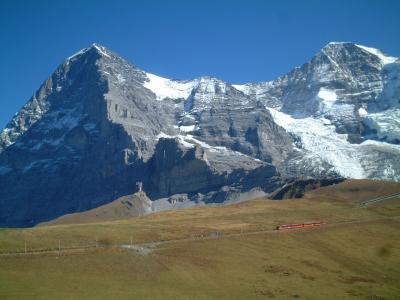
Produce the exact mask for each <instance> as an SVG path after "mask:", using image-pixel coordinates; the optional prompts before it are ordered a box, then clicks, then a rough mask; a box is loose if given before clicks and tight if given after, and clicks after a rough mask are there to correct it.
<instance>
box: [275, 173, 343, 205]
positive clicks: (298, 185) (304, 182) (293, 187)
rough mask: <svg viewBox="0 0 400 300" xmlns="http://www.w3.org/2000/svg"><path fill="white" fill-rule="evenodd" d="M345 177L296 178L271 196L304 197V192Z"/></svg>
mask: <svg viewBox="0 0 400 300" xmlns="http://www.w3.org/2000/svg"><path fill="white" fill-rule="evenodd" d="M343 180H344V178H328V179H312V178H310V179H295V180H292V181H291V182H288V183H287V184H285V185H284V186H283V187H281V188H279V189H278V190H276V191H274V192H273V193H272V195H271V196H270V197H269V198H270V199H273V200H283V199H293V198H302V197H303V196H304V193H306V192H308V191H311V190H314V189H317V188H319V187H324V186H328V185H332V184H338V183H340V182H342V181H343Z"/></svg>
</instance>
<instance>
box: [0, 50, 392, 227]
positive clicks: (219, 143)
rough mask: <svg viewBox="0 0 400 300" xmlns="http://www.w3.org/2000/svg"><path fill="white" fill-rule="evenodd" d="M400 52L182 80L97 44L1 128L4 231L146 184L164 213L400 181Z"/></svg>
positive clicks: (325, 56) (345, 54)
mask: <svg viewBox="0 0 400 300" xmlns="http://www.w3.org/2000/svg"><path fill="white" fill-rule="evenodd" d="M399 74H400V61H399V60H398V59H397V58H394V57H390V56H387V55H385V54H383V53H382V52H380V51H379V50H376V49H373V48H367V47H364V46H359V45H355V44H351V43H330V44H328V45H327V46H326V47H324V48H323V49H322V50H321V51H320V52H319V53H317V54H316V55H315V56H314V57H313V58H312V59H311V61H309V62H308V63H306V64H304V65H303V66H301V67H299V68H295V69H294V70H293V71H291V72H290V73H288V74H287V75H284V76H282V77H280V78H278V79H277V80H275V81H272V82H262V83H255V84H245V85H231V84H229V83H226V82H224V81H222V80H219V79H216V78H212V77H202V78H198V79H194V80H186V81H180V80H170V79H166V78H162V77H159V76H156V75H153V74H150V73H146V72H144V71H142V70H140V69H139V68H137V67H136V66H133V65H132V64H130V63H129V62H127V61H126V60H124V59H123V58H121V57H119V56H118V55H116V54H115V53H113V52H112V51H110V50H109V49H107V48H105V47H103V46H100V45H96V44H93V45H92V46H91V47H89V48H86V49H83V50H81V51H79V52H78V53H76V54H75V55H73V56H71V57H69V58H68V59H67V60H66V61H65V62H64V63H63V64H62V65H60V66H59V67H58V68H57V70H56V71H55V72H54V73H53V75H52V76H51V77H50V78H49V79H48V80H46V82H45V83H43V85H42V86H41V87H40V89H39V90H38V91H37V92H36V93H35V94H34V96H33V97H32V99H30V100H29V101H28V103H27V104H26V105H25V106H24V107H23V108H22V109H21V110H20V112H19V113H17V114H16V115H15V116H14V118H13V119H12V120H11V122H10V123H9V124H8V125H7V126H6V128H5V129H4V130H3V131H2V133H1V135H0V226H32V225H35V224H37V223H39V222H43V221H47V220H51V219H54V218H55V217H58V216H62V215H65V214H67V213H74V212H79V211H85V210H88V209H92V208H95V207H99V206H101V205H104V204H106V203H109V202H111V201H113V200H115V199H117V198H120V197H123V196H125V195H130V194H133V193H135V192H136V191H137V186H136V183H137V182H141V183H142V186H143V190H144V191H145V192H146V194H147V195H148V197H150V199H151V200H152V201H153V205H152V207H153V210H163V209H171V208H175V207H187V206H193V205H203V204H207V203H220V202H226V201H236V200H240V199H242V198H243V195H244V194H246V193H253V195H254V193H255V194H257V193H259V194H260V193H261V194H262V193H269V192H272V191H273V190H276V189H277V188H278V187H281V186H283V185H284V184H285V183H286V182H287V180H289V179H290V178H295V177H299V176H303V177H304V176H305V177H309V178H334V177H349V178H377V179H389V180H400V162H399V161H400V160H399V157H400V145H399V142H400V124H399V121H398V120H399V118H398V117H399V116H400V108H399V106H400V103H399V101H400V77H399Z"/></svg>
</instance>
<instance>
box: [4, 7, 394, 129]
mask: <svg viewBox="0 0 400 300" xmlns="http://www.w3.org/2000/svg"><path fill="white" fill-rule="evenodd" d="M399 12H400V1H397V0H392V1H388V0H379V1H368V0H363V1H356V0H344V1H343V0H335V1H323V0H319V1H314V0H307V1H306V0H303V1H300V0H297V1H295V0H291V1H287V0H276V1H267V0H265V1H255V0H254V1H252V0H242V1H235V0H220V1H218V0H214V1H212V0H199V1H195V0H186V1H174V0H169V1H167V0H166V1H155V0H142V1H134V0H131V1H119V0H112V1H101V0H98V1H94V0H82V1H78V0H69V1H67V0H47V1H45V0H35V1H31V0H25V1H21V0H1V1H0V42H1V46H0V91H1V96H0V97H1V98H0V104H1V106H0V128H3V127H4V126H5V124H6V123H7V122H8V121H9V120H10V119H11V117H12V116H13V114H14V113H15V112H16V111H18V110H19V109H20V108H21V106H22V105H23V104H24V103H25V102H26V101H27V100H28V99H29V98H30V96H31V95H32V94H33V92H34V91H35V90H36V89H37V88H38V87H39V86H40V84H41V83H42V82H43V81H44V80H45V79H46V78H47V77H48V76H49V75H50V74H51V73H52V72H53V71H54V69H55V68H56V67H57V65H58V64H60V63H61V62H62V61H63V60H64V59H65V58H66V57H68V56H70V55H71V54H72V53H75V52H76V51H78V50H79V49H81V48H84V47H87V46H88V45H90V44H91V43H93V42H96V43H99V44H103V45H105V46H107V47H109V48H110V49H112V50H114V51H115V52H117V53H119V54H120V55H122V56H123V57H125V58H126V59H128V60H129V61H131V62H132V63H134V64H135V65H137V66H139V67H141V68H142V69H144V70H146V71H149V72H152V73H155V74H158V75H162V76H166V77H170V78H180V79H189V78H194V77H197V76H201V75H211V76H215V77H218V78H221V79H224V80H226V81H228V82H233V83H242V82H251V81H265V80H271V79H274V78H276V77H277V76H279V75H282V74H284V73H286V72H287V71H289V70H290V69H292V68H293V67H295V66H298V65H301V64H302V63H304V62H306V61H307V60H308V59H310V58H311V57H312V56H313V54H314V53H316V52H317V51H318V50H319V49H320V48H322V47H323V46H324V45H325V44H327V43H328V42H330V41H352V42H356V43H360V44H364V45H367V46H372V47H377V48H381V49H382V50H383V51H385V52H387V53H389V54H392V55H395V56H400V32H399V29H400V16H399Z"/></svg>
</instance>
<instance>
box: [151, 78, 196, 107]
mask: <svg viewBox="0 0 400 300" xmlns="http://www.w3.org/2000/svg"><path fill="white" fill-rule="evenodd" d="M146 76H147V79H148V81H146V82H145V83H144V87H145V88H147V89H149V90H151V91H152V92H153V93H154V94H156V96H157V100H159V101H161V100H163V99H165V98H171V99H179V98H183V99H187V98H188V97H189V96H190V93H191V92H192V90H193V88H194V87H195V86H196V85H197V84H198V80H192V81H177V80H171V79H167V78H163V77H160V76H157V75H154V74H151V73H146Z"/></svg>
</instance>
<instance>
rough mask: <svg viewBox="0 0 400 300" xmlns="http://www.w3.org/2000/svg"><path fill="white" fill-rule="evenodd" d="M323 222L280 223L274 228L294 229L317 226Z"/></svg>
mask: <svg viewBox="0 0 400 300" xmlns="http://www.w3.org/2000/svg"><path fill="white" fill-rule="evenodd" d="M322 224H324V222H322V221H319V222H307V223H301V224H281V225H277V226H276V230H283V229H295V228H307V227H317V226H321V225H322Z"/></svg>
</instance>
